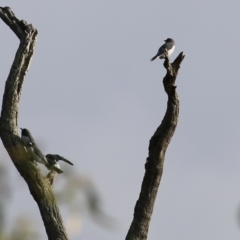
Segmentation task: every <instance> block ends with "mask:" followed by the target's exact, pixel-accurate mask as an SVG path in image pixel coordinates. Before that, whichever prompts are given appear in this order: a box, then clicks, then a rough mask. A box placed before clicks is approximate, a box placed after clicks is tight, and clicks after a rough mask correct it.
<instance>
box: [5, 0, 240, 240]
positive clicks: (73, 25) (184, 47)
mask: <svg viewBox="0 0 240 240" xmlns="http://www.w3.org/2000/svg"><path fill="white" fill-rule="evenodd" d="M1 6H10V7H11V8H12V9H13V11H14V12H15V14H16V15H17V17H19V18H21V19H24V20H26V21H27V22H28V23H32V24H33V25H34V26H35V27H36V28H37V29H38V31H39V37H38V43H37V46H36V52H35V55H34V59H33V62H32V65H31V68H30V71H29V73H28V75H27V78H26V81H25V83H24V85H23V92H22V98H21V104H20V116H19V127H27V128H29V129H30V130H31V131H32V133H33V135H34V137H35V138H38V139H40V140H41V141H42V144H43V145H44V148H45V152H52V153H59V154H61V155H63V156H65V157H66V158H68V159H69V160H71V161H73V162H74V163H75V168H76V170H77V171H79V173H81V174H85V175H89V176H90V177H91V178H92V179H93V181H94V182H95V183H96V186H97V188H98V191H99V192H100V193H101V196H102V198H103V203H104V208H105V209H106V211H107V212H108V213H109V214H110V215H112V216H114V217H116V218H117V219H118V220H119V222H120V227H119V229H118V230H116V231H115V232H109V231H106V230H105V229H103V228H100V227H99V226H98V225H96V224H94V223H92V222H91V221H90V220H89V219H84V226H83V232H82V235H81V236H82V237H81V239H99V240H112V239H114V240H120V239H124V237H125V235H126V233H127V230H128V227H129V225H130V223H131V221H132V215H133V208H134V205H135V202H136V200H137V198H138V194H139V191H140V186H141V181H142V178H143V174H144V163H145V159H146V157H147V153H148V142H149V139H150V137H151V136H152V134H153V132H154V131H155V129H156V128H157V126H158V125H159V124H160V122H161V119H162V117H163V115H164V113H165V109H166V101H167V97H166V94H165V93H164V90H163V87H162V79H163V77H164V75H165V69H164V68H163V66H162V61H160V60H156V61H154V62H152V63H151V62H150V61H149V60H150V58H151V57H153V56H154V54H156V52H157V50H158V48H159V47H160V46H161V45H162V44H163V40H164V39H166V38H168V37H171V38H173V39H174V40H175V42H176V48H175V52H174V53H173V54H172V56H171V59H172V60H173V59H175V57H176V56H177V55H178V54H179V52H181V51H184V53H185V55H186V58H185V60H184V61H183V63H182V65H181V69H180V73H179V76H178V79H177V86H178V88H177V91H178V95H179V98H180V104H181V105H180V119H179V124H178V127H177V130H176V133H175V135H174V137H173V139H172V142H171V143H170V146H169V148H168V150H167V154H166V160H165V168H164V174H163V178H162V182H161V185H160V189H159V193H158V197H157V200H156V204H155V208H154V213H153V217H152V221H151V225H150V230H149V238H148V239H166V240H176V239H179V240H189V239H194V240H211V239H218V240H226V239H239V235H240V234H239V233H240V229H239V226H238V223H237V217H236V213H237V209H238V207H239V206H240V192H239V189H240V181H239V179H240V177H239V171H240V161H239V155H240V153H239V152H240V147H239V145H240V128H239V122H240V109H239V107H238V106H239V104H240V97H239V88H240V83H239V78H240V67H239V55H240V48H239V39H240V30H239V28H238V25H239V22H240V15H239V9H240V2H239V1H219V0H218V1H217V0H216V1H187V0H185V1H170V2H169V1H148V2H147V1H41V2H40V1H38V2H37V1H29V0H28V1H27V0H26V1H24V2H23V1H5V0H2V1H1ZM0 31H1V36H0V42H1V47H0V65H1V71H0V79H1V81H0V89H2V91H1V95H2V93H3V89H4V84H5V80H6V77H7V74H8V72H9V69H10V65H11V63H12V60H13V57H14V54H15V51H16V49H17V46H18V40H17V37H16V36H14V35H13V33H12V32H11V30H10V29H9V28H8V27H7V26H6V25H5V24H4V23H3V22H1V23H0ZM9 166H10V167H11V168H13V165H9ZM64 167H65V166H63V169H64ZM14 171H15V170H14ZM15 172H16V171H15ZM17 174H18V173H15V175H17ZM22 188H26V186H25V185H24V184H22ZM17 199H18V201H20V202H21V203H22V209H28V208H29V206H32V207H31V210H29V209H28V210H27V211H30V212H32V213H33V214H35V215H36V216H37V215H39V214H38V209H37V206H36V204H35V202H34V201H33V199H32V198H31V196H30V195H29V193H28V190H27V189H25V190H23V191H22V192H19V196H18V198H17ZM13 203H14V204H16V203H17V201H16V200H14V201H13ZM14 204H13V205H14ZM13 207H14V206H13ZM20 210H21V209H20ZM38 217H39V216H38ZM39 221H40V217H39ZM40 223H41V222H40ZM77 239H79V238H77Z"/></svg>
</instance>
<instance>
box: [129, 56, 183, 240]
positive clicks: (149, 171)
mask: <svg viewBox="0 0 240 240" xmlns="http://www.w3.org/2000/svg"><path fill="white" fill-rule="evenodd" d="M184 57H185V56H184V55H183V53H180V54H179V55H178V57H177V58H176V59H175V61H174V62H173V63H172V64H171V63H170V62H169V59H168V58H166V60H165V61H164V67H165V68H166V70H167V73H166V76H165V77H164V79H163V85H164V89H165V91H166V93H167V95H168V103H167V111H166V113H165V116H164V118H163V120H162V123H161V124H160V126H159V127H158V128H157V130H156V132H155V133H154V135H153V136H152V138H151V139H150V144H149V149H148V150H149V153H148V158H147V161H146V164H145V176H144V178H143V182H142V188H141V192H140V196H139V198H138V201H137V203H136V205H135V209H134V217H133V221H132V223H131V226H130V229H129V231H128V234H127V236H126V240H145V239H147V234H148V228H149V224H150V220H151V216H152V212H153V207H154V202H155V199H156V196H157V191H158V187H159V184H160V181H161V177H162V173H163V164H164V158H165V152H166V149H167V147H168V144H169V142H170V140H171V138H172V136H173V134H174V131H175V129H176V126H177V122H178V114H179V100H178V95H177V93H176V86H175V80H176V77H177V74H178V70H179V68H180V64H181V62H182V61H183V59H184Z"/></svg>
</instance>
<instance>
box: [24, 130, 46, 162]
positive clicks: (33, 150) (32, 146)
mask: <svg viewBox="0 0 240 240" xmlns="http://www.w3.org/2000/svg"><path fill="white" fill-rule="evenodd" d="M21 130H22V132H21V140H22V143H23V145H24V146H25V148H26V151H27V153H28V155H29V157H31V158H32V159H33V160H35V161H36V162H38V163H41V164H44V165H46V164H48V161H47V159H46V157H45V156H44V154H43V153H42V152H41V150H40V149H39V148H38V146H37V144H36V142H35V140H34V138H33V136H32V134H31V133H30V131H29V130H28V129H26V128H21Z"/></svg>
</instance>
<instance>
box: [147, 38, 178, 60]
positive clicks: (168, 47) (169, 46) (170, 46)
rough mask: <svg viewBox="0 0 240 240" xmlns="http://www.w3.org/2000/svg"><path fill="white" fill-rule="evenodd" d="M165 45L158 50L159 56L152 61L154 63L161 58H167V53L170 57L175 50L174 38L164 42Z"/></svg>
mask: <svg viewBox="0 0 240 240" xmlns="http://www.w3.org/2000/svg"><path fill="white" fill-rule="evenodd" d="M164 41H165V43H164V44H163V45H162V46H161V47H160V48H159V49H158V52H157V54H156V55H155V56H154V57H153V58H151V59H150V61H154V60H155V59H156V58H160V59H163V58H165V57H166V52H167V54H168V56H170V55H171V54H172V53H173V51H174V49H175V42H174V40H173V39H172V38H167V39H166V40H164Z"/></svg>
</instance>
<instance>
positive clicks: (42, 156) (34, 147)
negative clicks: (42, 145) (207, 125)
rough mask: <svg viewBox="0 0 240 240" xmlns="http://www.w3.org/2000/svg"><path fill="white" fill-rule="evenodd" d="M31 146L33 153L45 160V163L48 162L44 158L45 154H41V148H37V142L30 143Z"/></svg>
mask: <svg viewBox="0 0 240 240" xmlns="http://www.w3.org/2000/svg"><path fill="white" fill-rule="evenodd" d="M32 148H33V151H34V153H35V154H36V155H37V156H38V157H39V158H41V159H42V160H43V162H45V163H46V164H47V163H48V161H47V159H46V158H45V156H44V155H43V153H42V152H41V150H40V149H39V148H38V146H37V144H35V143H34V142H33V143H32Z"/></svg>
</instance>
